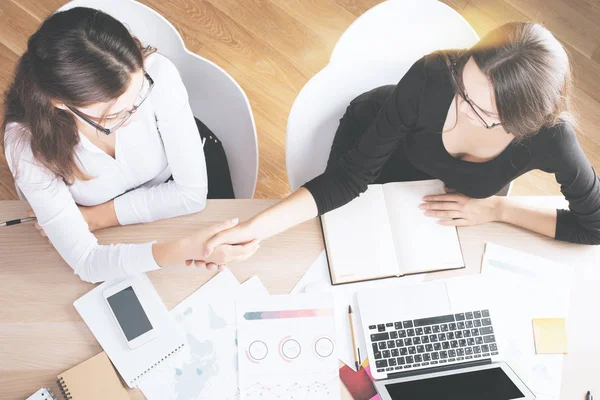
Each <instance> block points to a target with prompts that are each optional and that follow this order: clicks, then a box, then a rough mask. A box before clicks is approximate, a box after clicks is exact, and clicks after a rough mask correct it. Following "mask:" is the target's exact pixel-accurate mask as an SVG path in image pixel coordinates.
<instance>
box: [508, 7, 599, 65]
mask: <svg viewBox="0 0 600 400" xmlns="http://www.w3.org/2000/svg"><path fill="white" fill-rule="evenodd" d="M504 1H505V2H506V3H508V4H510V5H511V6H513V7H514V8H516V9H517V10H519V11H521V12H522V13H523V14H525V15H527V16H528V17H529V18H530V19H532V20H534V21H538V22H542V23H543V24H544V25H545V26H546V27H547V28H548V29H550V30H551V31H552V32H553V33H554V34H555V35H556V36H558V37H560V38H561V39H562V40H564V41H565V42H566V43H568V44H569V45H571V46H573V47H574V48H575V49H577V50H579V51H580V52H581V53H583V54H584V55H585V56H587V57H590V58H591V56H592V54H593V53H594V51H595V50H596V48H597V47H598V44H600V25H596V24H594V23H593V22H592V21H590V20H589V19H587V18H586V17H585V15H583V14H581V13H580V12H579V11H578V10H576V9H575V8H573V7H572V6H571V4H569V3H568V2H566V1H563V0H527V1H523V0H504Z"/></svg>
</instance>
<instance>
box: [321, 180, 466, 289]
mask: <svg viewBox="0 0 600 400" xmlns="http://www.w3.org/2000/svg"><path fill="white" fill-rule="evenodd" d="M441 193H444V184H443V183H442V182H441V181H439V180H429V181H416V182H397V183H387V184H385V185H370V186H369V189H368V190H367V191H366V192H365V193H363V194H361V195H360V196H359V197H358V198H356V199H354V200H352V201H351V202H350V203H348V204H346V205H345V206H343V207H340V208H338V209H336V210H333V211H330V212H328V213H326V214H324V215H323V216H321V224H322V226H323V236H324V239H325V249H326V251H327V260H328V261H329V271H330V273H331V283H332V284H334V285H337V284H341V283H350V282H360V281H365V280H371V279H383V278H391V277H399V276H403V275H408V274H418V273H424V272H432V271H441V270H446V269H455V268H463V267H464V265H465V263H464V261H463V257H462V252H461V248H460V243H459V241H458V235H457V232H456V228H454V227H452V226H442V225H440V224H439V223H438V222H437V219H436V218H430V217H427V216H425V215H424V214H423V211H422V210H421V209H419V204H421V203H423V196H425V195H429V194H441Z"/></svg>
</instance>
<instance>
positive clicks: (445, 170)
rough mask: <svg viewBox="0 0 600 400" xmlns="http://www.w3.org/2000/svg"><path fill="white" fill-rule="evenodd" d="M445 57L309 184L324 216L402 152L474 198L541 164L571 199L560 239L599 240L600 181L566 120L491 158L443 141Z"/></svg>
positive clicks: (429, 63) (404, 83)
mask: <svg viewBox="0 0 600 400" xmlns="http://www.w3.org/2000/svg"><path fill="white" fill-rule="evenodd" d="M450 79H451V78H450V75H449V72H448V68H447V66H446V64H445V61H444V59H443V58H442V57H441V56H440V55H436V54H432V55H429V56H425V57H423V58H422V59H420V60H419V61H417V62H416V63H415V64H414V65H413V66H412V67H411V68H410V70H409V71H408V72H407V73H406V74H405V76H404V77H403V78H402V79H401V80H400V82H399V83H398V84H397V85H396V87H395V88H394V90H393V92H392V94H391V95H389V96H388V97H387V99H385V100H384V101H383V104H382V105H381V110H380V111H379V114H378V115H377V117H376V118H375V120H374V121H373V122H372V123H371V124H370V126H369V127H368V128H367V130H366V131H365V133H364V134H363V135H362V136H361V138H360V139H359V140H358V142H357V143H356V145H355V146H354V148H353V149H351V150H350V151H349V152H347V153H346V154H344V155H343V156H342V157H341V158H340V159H339V162H338V164H337V165H336V166H335V167H334V168H328V170H327V171H326V172H325V173H323V174H322V175H320V176H318V177H316V178H314V179H313V180H311V181H310V182H308V183H306V184H305V185H304V187H306V188H307V189H308V190H309V191H310V193H311V194H312V195H313V197H314V199H315V201H316V203H317V207H318V210H319V215H321V214H324V213H326V212H328V211H330V210H333V209H335V208H338V207H340V206H342V205H344V204H346V203H348V202H350V201H351V200H352V199H354V198H355V197H357V196H358V195H359V194H360V193H362V192H364V191H366V190H367V185H369V184H371V183H373V182H374V181H375V180H376V179H377V177H378V176H379V174H380V173H381V170H382V168H383V166H384V164H386V162H387V161H388V160H389V159H390V157H391V156H392V155H393V154H394V153H395V152H403V153H404V155H403V156H404V157H406V158H407V159H408V160H409V161H410V163H412V164H413V166H415V167H416V168H417V169H419V170H421V171H423V172H425V173H426V174H428V175H429V176H431V177H434V178H437V179H440V180H442V181H443V182H444V183H445V184H446V186H448V187H452V188H455V189H456V190H457V191H458V192H459V193H463V194H465V195H467V196H469V197H472V198H486V197H490V196H493V195H494V194H495V193H497V192H498V191H500V189H502V188H503V187H504V186H506V185H507V184H508V183H509V182H511V181H512V180H514V179H515V178H517V177H518V176H520V175H522V174H524V173H526V172H528V171H531V170H534V169H540V170H542V171H546V172H549V173H553V174H554V175H555V177H556V180H557V182H558V183H559V184H560V187H561V191H562V193H563V194H564V196H565V198H566V199H567V200H568V202H569V209H568V210H557V225H556V235H555V238H556V239H558V240H563V241H568V242H574V243H583V244H600V179H599V178H598V176H597V175H596V172H595V171H594V169H593V168H592V166H591V165H590V162H589V161H588V159H587V157H586V156H585V154H584V153H583V151H582V149H581V147H580V145H579V142H578V141H577V136H576V134H575V131H574V129H573V126H572V125H571V124H570V123H568V122H561V123H559V124H557V125H556V126H553V127H544V128H542V129H541V130H540V131H539V132H538V133H537V134H535V135H532V136H530V137H527V138H524V139H521V140H514V141H513V142H512V143H511V144H510V145H509V146H508V147H507V148H506V149H505V150H504V151H503V152H502V153H501V154H500V155H498V156H497V157H496V158H494V159H492V160H490V161H487V162H481V163H479V162H469V161H464V160H461V159H458V158H455V157H453V156H452V155H450V154H449V153H448V152H447V151H446V148H445V147H444V144H443V142H442V135H441V132H442V129H443V125H444V122H445V120H446V115H447V111H448V109H449V107H450V104H451V102H452V100H453V99H454V95H455V93H454V89H453V86H452V84H451V81H450Z"/></svg>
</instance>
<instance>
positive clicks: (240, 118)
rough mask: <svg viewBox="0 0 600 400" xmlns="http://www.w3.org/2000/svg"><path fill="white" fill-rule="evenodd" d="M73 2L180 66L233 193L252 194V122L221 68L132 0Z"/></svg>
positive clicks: (245, 102)
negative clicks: (219, 149) (217, 145)
mask: <svg viewBox="0 0 600 400" xmlns="http://www.w3.org/2000/svg"><path fill="white" fill-rule="evenodd" d="M73 7H90V8H96V9H99V10H102V11H104V12H106V13H107V14H110V15H112V16H113V17H115V18H116V19H118V20H119V21H121V22H123V23H124V24H125V25H126V26H127V27H128V28H129V29H130V30H131V32H132V33H133V34H134V35H135V36H137V37H138V38H139V39H140V40H141V41H142V43H144V44H149V45H152V46H153V47H156V48H157V49H158V51H159V52H160V53H161V54H163V55H165V56H166V57H168V58H169V59H170V60H171V61H173V63H174V64H175V65H176V66H177V68H178V69H179V73H180V74H181V78H182V79H183V83H184V84H185V87H186V89H187V91H188V95H189V100H190V105H191V107H192V112H193V113H194V116H195V117H196V118H198V119H200V120H201V121H202V122H204V123H205V124H206V125H207V126H208V127H209V128H210V129H211V130H212V131H213V132H214V133H215V134H216V135H217V136H218V137H219V139H220V140H221V142H222V143H223V147H224V149H225V153H226V154H227V161H228V162H229V169H230V171H231V180H232V182H233V190H234V193H235V197H236V198H246V199H250V198H252V196H253V195H254V190H255V188H256V180H257V176H258V142H257V138H256V126H255V124H254V117H253V115H252V110H251V108H250V103H249V101H248V98H247V97H246V94H245V93H244V91H243V90H242V88H241V87H240V85H238V84H237V82H236V81H235V80H234V79H233V78H232V77H231V76H230V75H229V74H228V73H227V72H225V71H224V70H223V69H222V68H220V67H219V66H217V65H215V64H214V63H212V62H211V61H209V60H207V59H205V58H202V57H200V56H199V55H197V54H194V53H192V52H190V51H189V50H188V49H187V48H186V47H185V44H184V43H183V39H182V38H181V36H180V35H179V33H178V32H177V30H176V29H175V27H174V26H173V25H172V24H171V23H170V22H169V21H167V20H166V19H165V18H164V17H163V16H162V15H160V14H159V13H157V12H156V11H154V10H153V9H151V8H150V7H147V6H145V5H144V4H141V3H138V2H136V1H133V0H75V1H71V2H70V3H67V4H65V5H64V6H62V7H61V8H60V9H59V11H64V10H67V9H70V8H73Z"/></svg>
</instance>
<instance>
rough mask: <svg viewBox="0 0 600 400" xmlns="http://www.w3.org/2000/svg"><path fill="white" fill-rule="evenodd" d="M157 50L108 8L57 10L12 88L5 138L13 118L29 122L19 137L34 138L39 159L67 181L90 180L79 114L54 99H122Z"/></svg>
mask: <svg viewBox="0 0 600 400" xmlns="http://www.w3.org/2000/svg"><path fill="white" fill-rule="evenodd" d="M153 51H154V49H152V48H150V47H143V46H142V45H141V43H140V42H139V40H137V39H136V38H135V37H133V36H132V35H131V34H130V33H129V31H128V30H127V28H126V27H125V26H124V25H123V24H122V23H121V22H119V21H117V20H116V19H115V18H113V17H111V16H110V15H108V14H106V13H103V12H102V11H99V10H95V9H91V8H84V7H77V8H73V9H70V10H67V11H62V12H57V13H55V14H53V15H51V16H50V17H48V18H47V19H46V20H45V21H44V22H43V23H42V25H41V26H40V27H39V29H38V30H37V31H36V32H35V33H34V34H33V35H32V36H31V37H30V38H29V41H28V42H27V51H26V52H25V53H24V54H23V56H22V57H21V58H20V60H19V62H18V64H17V67H16V70H15V75H14V80H13V82H12V84H11V85H10V87H9V89H8V90H7V92H6V93H5V99H4V106H5V110H4V118H3V122H2V129H1V131H0V144H4V142H5V135H6V128H7V125H8V124H9V123H12V122H17V123H19V124H20V125H21V127H22V128H23V129H21V130H20V132H19V133H18V136H19V137H18V138H17V140H18V143H20V144H24V143H28V144H29V145H30V146H31V150H32V152H33V155H34V157H35V160H36V161H37V162H39V163H41V165H43V166H44V167H45V168H47V169H48V170H49V171H50V172H52V173H53V174H54V175H55V176H56V177H59V178H62V179H63V180H64V181H65V182H66V183H67V184H72V183H73V181H74V180H75V179H81V180H87V179H89V177H88V176H87V175H86V174H85V173H84V172H83V171H82V170H81V169H80V167H79V165H78V164H77V162H76V158H75V151H74V149H75V146H76V145H77V144H78V143H79V134H78V130H77V126H76V124H75V119H74V117H73V115H72V114H71V113H70V112H69V111H65V110H62V109H59V108H57V107H55V106H54V104H56V103H57V102H62V103H64V104H68V105H69V106H72V107H86V106H89V105H91V104H94V103H101V102H110V101H111V100H112V101H114V100H116V99H117V98H118V97H119V96H121V95H122V94H123V93H124V92H125V91H126V90H127V87H128V86H129V83H130V80H131V74H132V73H135V72H137V71H139V70H140V69H142V68H143V65H144V58H145V56H147V55H148V54H149V53H151V52H153ZM13 150H14V149H13ZM16 151H17V152H18V150H16ZM15 154H16V152H15V151H13V155H15ZM14 173H15V174H16V171H15V172H14Z"/></svg>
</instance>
